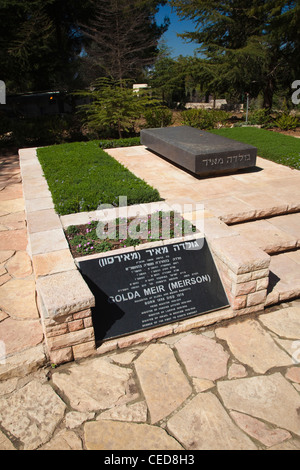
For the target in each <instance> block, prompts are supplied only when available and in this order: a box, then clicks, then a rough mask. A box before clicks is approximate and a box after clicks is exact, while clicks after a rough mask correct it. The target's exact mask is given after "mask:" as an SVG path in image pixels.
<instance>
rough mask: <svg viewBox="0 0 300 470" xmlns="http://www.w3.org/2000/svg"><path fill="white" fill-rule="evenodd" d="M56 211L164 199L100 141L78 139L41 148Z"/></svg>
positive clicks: (40, 156) (61, 212) (94, 208)
mask: <svg viewBox="0 0 300 470" xmlns="http://www.w3.org/2000/svg"><path fill="white" fill-rule="evenodd" d="M38 158H39V161H40V163H41V165H42V168H43V171H44V174H45V177H46V180H47V183H48V186H49V189H50V191H51V193H52V198H53V202H54V205H55V210H56V212H57V213H58V214H60V215H66V214H72V213H77V212H85V211H93V210H96V209H97V208H98V207H99V206H100V205H101V204H102V205H103V204H110V205H112V206H115V207H117V206H118V205H119V197H120V196H126V197H127V205H132V204H142V203H148V202H157V201H160V200H161V198H160V195H159V193H158V191H157V190H156V189H154V188H152V187H151V186H149V185H148V184H147V183H146V182H145V181H143V180H141V179H139V178H137V177H136V176H135V175H133V174H132V173H131V172H130V171H129V170H128V169H127V168H125V167H124V166H123V165H121V164H120V163H119V162H117V160H115V159H114V158H112V157H111V156H110V155H108V154H107V153H106V152H104V150H102V149H101V148H100V147H99V141H91V142H76V143H70V144H62V145H55V146H52V147H45V148H40V149H38Z"/></svg>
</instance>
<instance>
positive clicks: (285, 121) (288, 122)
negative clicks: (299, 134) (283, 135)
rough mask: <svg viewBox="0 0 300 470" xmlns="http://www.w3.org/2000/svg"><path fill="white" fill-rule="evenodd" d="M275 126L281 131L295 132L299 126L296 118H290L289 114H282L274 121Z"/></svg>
mask: <svg viewBox="0 0 300 470" xmlns="http://www.w3.org/2000/svg"><path fill="white" fill-rule="evenodd" d="M275 126H276V127H279V129H281V130H282V131H291V130H295V129H296V128H297V127H298V126H299V120H298V118H296V117H294V116H290V115H289V114H282V115H281V116H280V117H279V118H278V119H277V120H276V121H275Z"/></svg>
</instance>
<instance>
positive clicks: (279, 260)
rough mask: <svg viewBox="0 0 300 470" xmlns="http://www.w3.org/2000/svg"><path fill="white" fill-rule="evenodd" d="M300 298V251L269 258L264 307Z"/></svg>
mask: <svg viewBox="0 0 300 470" xmlns="http://www.w3.org/2000/svg"><path fill="white" fill-rule="evenodd" d="M299 296H300V250H299V249H298V250H295V251H289V252H286V253H280V254H277V255H273V256H271V264H270V276H269V287H268V295H267V301H266V306H269V305H273V304H277V303H279V302H285V301H287V300H290V299H295V298H297V297H299Z"/></svg>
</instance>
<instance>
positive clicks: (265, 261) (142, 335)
mask: <svg viewBox="0 0 300 470" xmlns="http://www.w3.org/2000/svg"><path fill="white" fill-rule="evenodd" d="M19 155H20V166H21V173H22V178H23V188H24V199H25V208H26V218H27V231H28V240H29V245H28V251H29V253H30V256H31V258H32V263H33V268H34V274H35V279H36V290H37V303H38V308H39V312H40V316H41V322H42V324H43V330H44V335H45V342H46V345H47V350H48V355H49V360H50V361H51V362H52V363H55V364H61V363H63V362H69V361H72V360H76V359H80V358H83V357H87V356H89V355H92V354H96V353H97V354H101V353H105V352H107V351H111V350H113V349H117V348H125V347H128V346H130V345H132V344H139V343H144V342H149V341H152V340H154V339H156V338H159V337H162V336H167V335H170V334H175V333H180V332H184V331H188V330H191V329H193V328H199V327H202V326H208V325H210V324H214V323H217V322H220V321H223V320H226V319H230V318H233V317H235V316H237V315H244V314H247V313H253V312H257V311H260V310H263V309H264V306H265V302H266V296H267V286H268V276H269V264H270V256H269V255H267V254H266V253H264V252H263V251H262V250H260V249H258V248H256V247H254V246H252V245H251V244H250V243H249V242H248V241H246V240H245V239H244V238H243V237H242V236H240V235H239V234H237V233H235V232H234V231H233V230H232V228H229V227H228V226H227V225H226V224H225V223H224V222H222V221H221V220H220V219H219V218H218V217H214V216H213V214H211V213H207V211H204V213H203V217H204V224H203V220H199V217H195V212H192V213H190V214H184V216H185V218H187V219H189V220H191V221H192V222H193V223H195V225H196V226H197V224H198V229H199V230H200V231H201V232H202V233H203V231H204V234H205V237H206V239H207V241H208V244H209V246H210V249H211V252H212V254H213V256H214V259H215V262H216V265H217V267H218V270H219V273H220V275H221V278H222V281H223V284H224V288H225V290H226V293H227V296H228V300H229V302H230V305H231V307H230V308H225V309H222V310H219V311H215V312H211V313H208V314H204V315H200V316H197V317H193V318H189V319H186V320H183V321H179V322H176V323H172V324H168V325H165V326H162V327H157V328H154V329H152V330H147V331H142V332H139V333H136V334H132V335H128V336H125V337H122V338H116V339H113V340H111V341H106V342H105V343H103V344H102V345H100V347H98V349H97V348H96V343H95V335H94V328H93V323H92V313H91V312H92V311H91V309H92V308H93V306H94V305H95V299H94V296H93V294H92V293H91V291H90V289H89V288H88V286H87V284H86V283H85V281H84V279H83V277H82V276H81V274H80V272H79V271H78V269H77V266H76V264H75V262H74V260H73V258H72V256H71V253H70V250H69V247H68V243H67V240H66V238H65V235H64V230H63V225H64V226H66V225H68V223H69V225H76V220H78V221H79V222H78V224H81V223H87V222H88V221H89V220H91V218H92V215H91V214H88V213H85V214H78V216H77V215H71V216H67V219H66V218H60V217H59V216H58V215H57V214H56V213H55V210H54V206H53V202H52V198H51V194H50V192H49V189H48V186H47V183H46V181H45V179H44V176H43V172H42V169H41V166H40V164H39V161H38V159H37V156H36V149H23V150H20V152H19ZM149 207H150V206H149ZM154 207H155V206H154ZM147 210H148V205H141V206H137V207H135V208H133V209H132V211H135V212H136V213H145V211H147ZM66 220H67V221H68V223H66ZM195 220H196V221H195ZM182 240H183V239H177V240H172V241H171V242H174V243H176V242H180V241H182ZM159 243H161V244H162V243H170V241H165V242H159ZM155 245H156V244H155V243H154V244H152V243H151V244H147V245H143V246H140V247H137V248H136V249H142V248H146V247H147V248H149V246H150V247H151V246H155ZM127 250H128V248H124V249H122V250H121V252H124V253H125V252H126V251H127ZM103 256H107V253H105V254H104V255H103Z"/></svg>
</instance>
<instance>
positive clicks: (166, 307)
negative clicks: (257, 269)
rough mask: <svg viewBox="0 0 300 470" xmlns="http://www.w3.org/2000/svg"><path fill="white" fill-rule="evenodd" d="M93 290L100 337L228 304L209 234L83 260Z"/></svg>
mask: <svg viewBox="0 0 300 470" xmlns="http://www.w3.org/2000/svg"><path fill="white" fill-rule="evenodd" d="M78 267H79V270H80V271H81V273H82V275H83V277H84V279H85V280H86V282H87V284H88V285H89V287H90V289H91V291H92V292H93V294H94V296H95V300H96V306H95V307H94V309H93V324H94V329H95V337H96V341H102V340H107V339H111V338H115V337H119V336H123V335H126V334H130V333H133V332H137V331H141V330H145V329H149V328H153V327H157V326H162V325H164V324H167V323H172V322H176V321H179V320H183V319H185V318H189V317H193V316H196V315H201V314H204V313H207V312H209V311H213V310H218V309H221V308H224V307H227V306H228V300H227V297H226V294H225V291H224V288H223V286H222V283H221V280H220V277H219V274H218V271H217V269H216V266H215V263H214V261H213V258H212V255H211V252H210V249H209V247H208V245H207V242H206V240H205V239H202V238H201V239H195V240H191V241H187V242H181V243H175V244H169V245H163V246H158V247H154V248H148V249H141V250H136V251H132V252H129V253H124V254H118V255H114V254H113V252H111V253H110V254H108V255H107V257H102V258H93V259H90V260H81V261H79V263H78Z"/></svg>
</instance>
